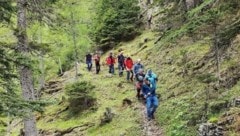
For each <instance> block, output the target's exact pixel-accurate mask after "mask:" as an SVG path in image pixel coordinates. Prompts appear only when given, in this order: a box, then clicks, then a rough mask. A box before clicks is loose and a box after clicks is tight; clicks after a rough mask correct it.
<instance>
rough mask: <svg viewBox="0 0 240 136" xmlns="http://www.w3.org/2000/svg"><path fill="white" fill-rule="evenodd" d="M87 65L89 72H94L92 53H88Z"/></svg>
mask: <svg viewBox="0 0 240 136" xmlns="http://www.w3.org/2000/svg"><path fill="white" fill-rule="evenodd" d="M86 64H87V69H88V71H91V70H92V54H91V53H88V54H87V55H86Z"/></svg>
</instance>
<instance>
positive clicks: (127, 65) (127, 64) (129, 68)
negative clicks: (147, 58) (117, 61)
mask: <svg viewBox="0 0 240 136" xmlns="http://www.w3.org/2000/svg"><path fill="white" fill-rule="evenodd" d="M124 65H125V68H126V71H127V81H129V78H130V79H131V81H133V70H132V68H133V60H132V58H131V57H130V56H129V55H127V58H126V59H125V61H124ZM130 75H131V76H130Z"/></svg>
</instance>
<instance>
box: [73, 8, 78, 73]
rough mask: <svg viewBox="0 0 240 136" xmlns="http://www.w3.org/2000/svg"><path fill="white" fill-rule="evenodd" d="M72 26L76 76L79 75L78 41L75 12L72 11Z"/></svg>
mask: <svg viewBox="0 0 240 136" xmlns="http://www.w3.org/2000/svg"><path fill="white" fill-rule="evenodd" d="M71 22H72V23H71V28H72V37H73V46H74V56H75V77H76V78H77V77H78V57H77V55H78V52H77V42H76V33H75V21H74V17H73V12H72V11H71Z"/></svg>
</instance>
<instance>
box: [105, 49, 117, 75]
mask: <svg viewBox="0 0 240 136" xmlns="http://www.w3.org/2000/svg"><path fill="white" fill-rule="evenodd" d="M106 63H107V65H108V66H109V71H108V72H109V73H110V74H114V64H115V58H114V57H113V53H112V52H110V54H109V56H108V57H107V59H106Z"/></svg>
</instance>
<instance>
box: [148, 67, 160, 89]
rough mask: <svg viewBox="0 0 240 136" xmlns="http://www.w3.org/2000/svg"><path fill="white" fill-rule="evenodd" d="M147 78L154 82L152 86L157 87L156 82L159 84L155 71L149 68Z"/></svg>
mask: <svg viewBox="0 0 240 136" xmlns="http://www.w3.org/2000/svg"><path fill="white" fill-rule="evenodd" d="M145 78H147V79H148V80H149V81H150V83H151V84H152V88H154V89H156V88H157V86H156V84H157V81H158V78H157V75H156V74H155V73H153V72H152V70H151V69H148V70H147V73H146V75H145Z"/></svg>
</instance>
